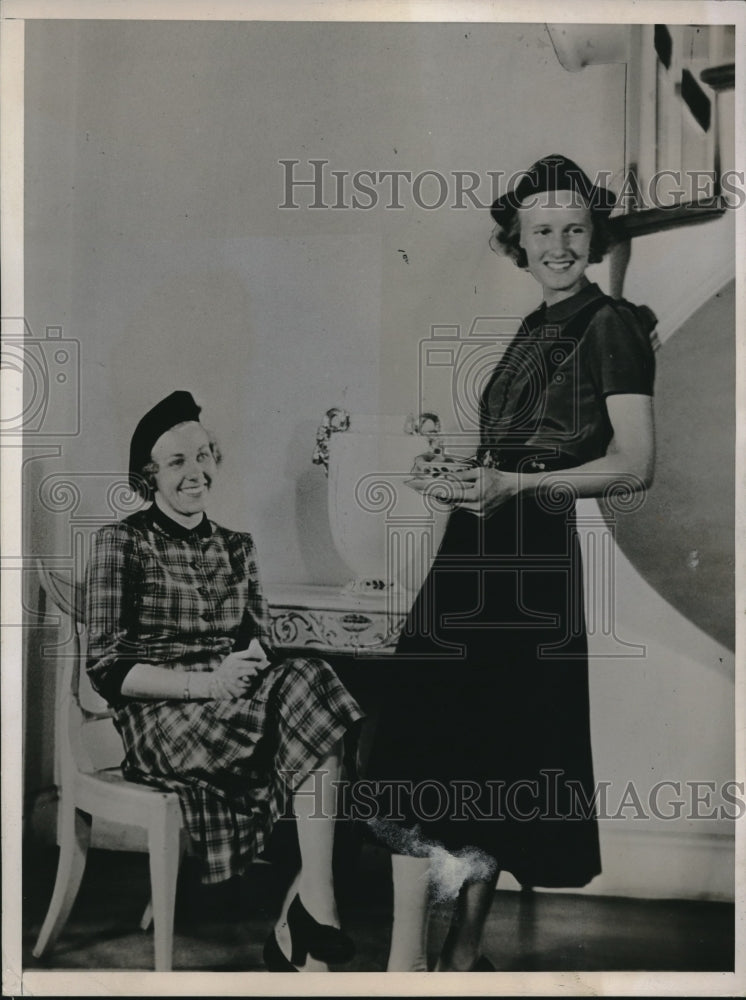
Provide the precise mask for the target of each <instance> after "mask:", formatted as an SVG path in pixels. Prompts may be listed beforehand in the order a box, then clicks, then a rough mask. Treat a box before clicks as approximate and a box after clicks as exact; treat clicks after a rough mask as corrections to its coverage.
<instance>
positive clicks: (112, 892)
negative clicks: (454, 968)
mask: <svg viewBox="0 0 746 1000" xmlns="http://www.w3.org/2000/svg"><path fill="white" fill-rule="evenodd" d="M56 860H57V851H56V849H45V850H43V851H39V850H36V851H34V852H33V853H30V854H29V855H28V856H27V858H26V864H25V867H24V915H23V927H24V934H23V963H24V968H27V969H28V968H44V969H152V967H153V965H152V963H153V945H152V934H149V933H143V932H142V931H140V930H139V928H138V923H139V919H140V916H141V915H142V911H143V909H144V907H145V904H146V902H147V899H148V896H149V883H148V869H147V857H146V855H144V854H128V853H120V852H109V851H91V853H90V856H89V860H88V866H87V869H86V874H85V877H84V880H83V885H82V887H81V890H80V894H79V897H78V899H77V901H76V904H75V907H74V909H73V912H72V914H71V916H70V919H69V921H68V924H67V926H66V927H65V929H64V930H63V932H62V935H61V936H60V939H59V941H58V943H57V945H56V947H55V949H54V950H53V952H52V953H51V954H50V955H49V956H48V957H47V958H45V959H43V960H42V961H39V960H37V959H34V958H33V957H32V955H31V949H32V947H33V945H34V943H35V941H36V936H37V934H38V932H39V927H40V925H41V921H42V920H43V917H44V914H45V912H46V907H47V905H48V902H49V898H50V895H51V890H52V885H53V882H54V874H55V866H56ZM390 886H391V880H390V865H389V860H388V856H387V854H386V853H385V852H384V851H382V850H380V849H378V848H376V847H373V846H371V845H366V846H365V847H364V848H363V850H362V853H361V855H360V858H359V859H358V864H357V865H356V866H355V871H354V878H353V877H350V876H349V875H348V877H347V878H345V879H344V880H342V882H341V886H340V892H339V895H340V899H339V903H340V910H341V914H342V919H343V924H344V926H345V928H346V930H347V931H348V932H349V933H350V934H351V935H352V937H353V938H354V940H355V942H356V944H357V949H358V954H357V957H356V958H355V959H354V961H353V962H352V963H351V964H350V965H349V966H346V969H347V971H356V972H381V971H384V970H385V967H386V957H387V952H388V944H389V934H390V913H391V888H390ZM282 891H283V886H282V883H281V879H280V875H279V870H278V867H277V866H274V865H268V864H257V865H254V866H253V867H252V869H251V872H250V874H249V875H248V876H247V877H246V878H245V879H243V880H242V881H241V882H240V883H237V884H236V885H235V886H229V887H228V888H226V887H225V886H223V887H220V888H219V889H218V888H212V889H207V888H204V887H201V886H200V885H199V884H198V883H197V882H196V880H195V877H194V873H193V871H192V870H191V869H190V867H189V863H188V862H187V863H186V866H185V868H184V869H183V870H182V875H181V877H180V883H179V894H178V899H177V909H176V933H175V942H174V970H175V971H179V970H182V971H183V970H190V969H191V970H202V971H205V970H210V971H224V972H228V971H244V970H247V971H248V970H254V971H263V969H264V967H263V964H262V957H261V953H262V945H263V942H264V939H265V938H266V936H267V933H268V930H269V928H270V926H271V920H272V917H273V915H274V914H275V913H276V911H277V908H278V905H279V899H280V896H281V893H282ZM447 920H448V910H447V909H446V907H445V906H442V905H440V906H438V907H437V908H436V909H435V911H434V913H433V921H432V924H431V933H430V946H431V947H430V951H431V964H432V963H434V961H435V958H436V956H437V950H438V947H439V944H440V942H441V941H442V938H443V936H444V934H445V929H446V925H447ZM733 936H734V910H733V907H732V906H731V905H729V904H726V903H699V902H679V901H660V900H639V899H622V898H610V897H601V896H581V895H573V894H557V893H541V892H535V893H531V892H524V893H519V892H511V891H499V890H498V891H497V892H496V894H495V902H494V904H493V907H492V912H491V914H490V917H489V922H488V925H487V931H486V934H485V945H484V952H485V954H486V955H487V956H488V957H489V958H490V959H491V961H492V962H493V964H494V965H495V966H496V967H497V969H498V970H500V971H522V972H528V971H541V972H558V971H589V970H596V971H600V970H607V971H622V970H627V971H632V970H636V971H727V970H732V969H733Z"/></svg>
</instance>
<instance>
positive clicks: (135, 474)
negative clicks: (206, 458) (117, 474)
mask: <svg viewBox="0 0 746 1000" xmlns="http://www.w3.org/2000/svg"><path fill="white" fill-rule="evenodd" d="M200 409H201V407H199V406H197V404H196V403H195V402H194V397H193V396H192V394H191V392H184V390H183V389H179V390H178V391H177V392H172V393H171V395H170V396H166V398H165V399H162V400H161V401H160V403H156V405H155V406H154V407H153V409H152V410H148V412H147V413H146V414H145V416H144V417H143V418H142V420H141V421H140V423H139V424H138V425H137V427H136V428H135V433H134V434H133V435H132V441H131V442H130V468H129V482H130V486H131V487H132V489H133V490H135V491H138V492H142V488H143V486H142V470H143V468H144V466H146V465H147V464H148V462H149V461H150V453H151V451H152V450H153V445H154V444H155V443H156V441H157V440H158V438H159V437H160V436H161V434H165V433H166V431H170V430H171V428H172V427H175V426H176V425H177V424H183V423H186V422H187V421H189V420H199V414H200Z"/></svg>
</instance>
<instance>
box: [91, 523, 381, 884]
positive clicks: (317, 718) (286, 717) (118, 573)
mask: <svg viewBox="0 0 746 1000" xmlns="http://www.w3.org/2000/svg"><path fill="white" fill-rule="evenodd" d="M86 626H87V631H88V658H87V667H88V673H89V676H90V679H91V683H92V684H93V687H94V688H95V689H96V690H97V691H98V692H99V693H100V694H102V695H103V697H104V698H106V700H107V701H108V702H109V704H110V705H111V706H112V707H113V708H114V709H115V719H114V721H115V724H116V727H117V729H118V730H119V733H120V734H121V736H122V741H123V743H124V748H125V760H124V765H123V767H124V771H125V774H126V775H127V776H128V777H130V778H132V779H133V780H137V781H144V782H150V783H154V784H157V785H159V786H160V787H165V788H169V789H172V790H174V791H176V792H177V793H178V795H179V800H180V803H181V807H182V811H183V815H184V820H185V825H186V828H187V830H188V831H189V834H190V836H191V841H192V845H193V851H194V853H195V854H196V855H197V857H198V858H199V859H200V860H201V861H202V880H203V881H204V882H220V881H223V880H225V879H227V878H230V877H231V876H232V875H237V874H240V873H241V872H242V871H243V870H244V869H245V867H246V865H247V864H249V863H250V862H251V861H252V860H253V858H254V857H256V855H257V854H259V853H261V852H262V851H263V850H264V849H265V847H266V846H267V842H268V838H269V834H270V832H271V831H272V828H273V826H274V824H275V822H276V820H277V819H278V818H280V817H281V816H283V815H289V814H290V813H289V812H288V808H289V789H292V788H293V787H296V786H297V784H298V783H300V781H301V780H302V779H303V778H304V777H305V776H306V775H307V774H308V772H309V771H311V770H312V769H313V768H314V767H315V766H316V765H317V764H318V762H319V760H321V759H322V758H323V757H324V756H326V755H327V754H328V753H329V751H331V750H332V749H333V747H334V746H335V744H336V743H337V742H338V741H339V739H340V738H341V737H342V735H343V734H344V733H345V732H346V731H347V730H348V729H350V728H351V727H352V726H353V725H354V724H355V723H356V721H357V720H359V719H360V718H362V712H361V711H360V709H359V707H358V705H357V703H356V702H355V700H354V699H353V698H352V697H351V696H350V695H349V693H348V692H347V691H346V689H345V688H344V687H343V685H342V684H341V683H340V681H339V680H338V678H337V676H336V674H335V673H334V671H333V670H332V669H331V667H330V666H329V665H328V664H327V663H325V662H324V661H323V660H320V659H315V658H308V657H296V658H288V659H284V660H283V659H281V658H279V657H277V656H276V655H275V654H274V651H273V650H272V648H271V645H270V641H271V640H270V631H269V614H268V609H267V604H266V601H265V599H264V596H263V594H262V590H261V586H260V582H259V576H258V570H257V564H256V558H255V550H254V544H253V541H252V538H251V535H249V534H246V533H243V532H236V531H228V530H226V529H225V528H222V527H220V526H219V525H217V524H215V523H214V522H212V521H209V520H208V519H207V518H206V517H205V518H203V521H202V523H201V524H200V525H199V526H198V527H197V528H195V529H192V530H187V529H185V528H183V527H182V526H181V525H179V524H177V523H176V522H175V521H173V520H172V519H171V518H169V517H167V516H166V515H165V514H164V513H163V512H162V511H161V510H160V509H159V508H158V507H157V506H156V505H155V504H153V505H152V506H151V507H150V508H148V509H147V510H142V511H138V512H137V513H135V514H132V515H131V516H129V517H127V518H125V519H124V520H123V521H121V522H119V523H117V524H111V525H107V526H105V527H103V528H101V529H100V530H99V531H98V532H97V533H96V535H95V536H94V539H93V550H92V554H91V558H90V560H89V564H88V572H87V581H86ZM254 636H256V638H258V639H259V641H260V642H261V643H262V645H263V646H264V647H265V650H266V651H267V652H268V653H269V654H270V657H271V660H272V666H271V667H270V668H269V669H268V670H266V671H265V672H264V673H263V674H261V675H260V676H259V677H258V678H257V681H256V683H255V685H254V686H253V687H252V688H251V689H250V690H249V691H248V692H247V694H246V696H244V697H242V698H239V699H235V700H231V701H227V700H226V701H187V700H184V701H176V700H168V701H167V700H164V701H158V700H144V699H143V700H140V699H136V698H128V697H125V696H123V695H122V694H121V686H122V681H123V679H124V677H125V675H126V673H127V672H128V670H129V669H130V668H131V666H132V665H133V664H134V663H152V664H157V665H159V666H166V667H168V666H170V667H179V668H183V669H185V670H200V671H201V670H213V669H215V668H216V667H217V666H218V665H219V664H220V662H221V661H222V660H223V659H224V658H225V656H226V655H227V654H228V653H229V652H230V651H231V650H232V649H233V648H234V645H236V643H237V641H238V642H239V643H240V648H245V646H246V645H247V644H248V640H250V639H251V638H252V637H254ZM237 648H239V647H237Z"/></svg>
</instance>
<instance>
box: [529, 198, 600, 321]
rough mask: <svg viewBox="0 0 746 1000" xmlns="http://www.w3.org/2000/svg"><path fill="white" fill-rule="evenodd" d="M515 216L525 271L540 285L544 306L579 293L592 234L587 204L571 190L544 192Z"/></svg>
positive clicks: (585, 279) (584, 281) (585, 282)
mask: <svg viewBox="0 0 746 1000" xmlns="http://www.w3.org/2000/svg"><path fill="white" fill-rule="evenodd" d="M518 218H519V221H520V226H521V235H520V245H521V246H522V247H523V249H524V251H525V253H526V257H527V258H528V270H529V271H530V272H531V274H532V275H533V276H534V277H535V278H536V280H537V281H538V282H539V283H540V284H541V286H542V287H543V289H544V299H545V301H546V303H547V305H551V304H552V303H553V302H560V301H561V300H562V299H566V298H569V297H570V296H571V295H574V294H575V293H576V292H579V291H580V289H581V288H582V287H583V286H584V285H585V284H587V281H588V279H587V278H586V277H585V269H586V268H587V267H588V263H589V261H588V258H589V255H590V250H591V239H592V237H593V220H592V217H591V211H590V209H589V208H588V207H587V205H585V204H583V203H582V201H581V199H580V198H579V196H578V195H577V194H575V192H573V191H546V192H544V193H542V194H538V195H534V196H533V197H532V198H531V201H530V203H527V204H524V205H522V206H521V207H520V208H519V209H518Z"/></svg>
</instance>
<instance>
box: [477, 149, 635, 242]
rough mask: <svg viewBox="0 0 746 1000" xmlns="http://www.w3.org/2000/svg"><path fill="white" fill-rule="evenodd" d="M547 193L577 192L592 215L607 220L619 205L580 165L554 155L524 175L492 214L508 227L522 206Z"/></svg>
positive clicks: (501, 199) (539, 162)
mask: <svg viewBox="0 0 746 1000" xmlns="http://www.w3.org/2000/svg"><path fill="white" fill-rule="evenodd" d="M545 191H577V192H578V193H579V194H581V195H582V196H583V198H584V199H585V201H586V202H587V203H588V206H589V208H590V209H591V210H592V211H594V212H598V213H599V214H600V215H603V216H608V215H609V213H610V212H611V210H612V208H613V207H614V205H615V203H616V195H615V194H614V193H613V192H612V191H609V190H608V189H607V188H605V187H601V186H600V185H598V184H592V183H591V180H590V178H589V177H588V175H587V174H585V173H584V172H583V170H581V168H580V167H579V166H578V165H577V163H573V161H572V160H568V158H567V157H566V156H561V155H560V154H559V153H552V154H551V156H544V157H542V159H541V160H537V161H536V163H534V164H533V166H531V167H529V168H528V170H526V171H525V173H522V174H521V176H520V179H519V181H518V183H517V184H515V185H514V187H512V188H511V189H510V190H509V191H506V192H505V194H503V195H500V197H499V198H497V199H496V200H495V201H494V202H493V203H492V207H491V208H490V214H491V215H492V218H493V219H494V220H495V222H498V223H499V224H500V225H501V226H507V225H508V224H509V223H510V221H511V219H512V217H513V216H514V215H515V212H516V210H517V209H518V207H519V205H520V204H521V202H523V201H524V200H525V199H526V198H530V197H531V196H532V195H537V194H542V193H543V192H545Z"/></svg>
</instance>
